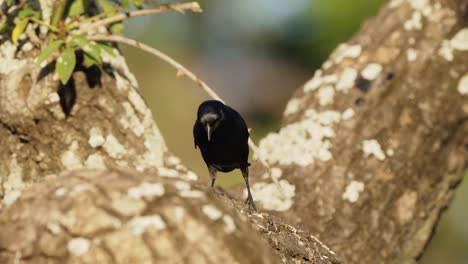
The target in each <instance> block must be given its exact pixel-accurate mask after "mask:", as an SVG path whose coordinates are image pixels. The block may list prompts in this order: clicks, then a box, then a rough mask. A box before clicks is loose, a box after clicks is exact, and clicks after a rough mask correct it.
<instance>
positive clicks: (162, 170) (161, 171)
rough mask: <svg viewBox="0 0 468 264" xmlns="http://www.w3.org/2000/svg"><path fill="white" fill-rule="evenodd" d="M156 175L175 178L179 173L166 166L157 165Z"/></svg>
mask: <svg viewBox="0 0 468 264" xmlns="http://www.w3.org/2000/svg"><path fill="white" fill-rule="evenodd" d="M158 175H159V176H161V177H168V178H176V177H177V176H178V175H179V172H178V171H176V170H173V169H169V168H166V167H159V168H158Z"/></svg>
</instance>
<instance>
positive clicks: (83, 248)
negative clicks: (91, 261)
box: [67, 237, 91, 257]
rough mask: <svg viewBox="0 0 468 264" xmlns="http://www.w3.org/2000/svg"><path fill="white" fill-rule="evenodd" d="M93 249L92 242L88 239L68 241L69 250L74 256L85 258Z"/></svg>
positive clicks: (79, 238)
mask: <svg viewBox="0 0 468 264" xmlns="http://www.w3.org/2000/svg"><path fill="white" fill-rule="evenodd" d="M90 247H91V241H89V240H88V239H86V238H83V237H78V238H72V239H70V240H69V241H68V244H67V249H68V252H70V254H72V255H73V256H77V257H79V256H83V255H84V254H86V253H88V251H89V249H90Z"/></svg>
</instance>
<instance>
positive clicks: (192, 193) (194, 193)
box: [179, 190, 205, 198]
mask: <svg viewBox="0 0 468 264" xmlns="http://www.w3.org/2000/svg"><path fill="white" fill-rule="evenodd" d="M179 195H180V196H181V197H184V198H203V197H205V194H204V193H203V192H202V191H198V190H185V191H180V192H179Z"/></svg>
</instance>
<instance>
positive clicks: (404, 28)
mask: <svg viewBox="0 0 468 264" xmlns="http://www.w3.org/2000/svg"><path fill="white" fill-rule="evenodd" d="M467 12H468V2H467V1H464V0H463V1H462V0H459V1H452V0H440V1H390V2H389V3H388V4H387V5H386V6H385V7H384V8H383V9H382V10H381V11H380V13H379V14H378V15H377V16H376V17H375V18H373V19H371V20H369V21H368V22H367V23H365V24H364V26H363V27H362V28H361V30H360V32H358V33H357V34H356V36H355V37H353V38H352V39H351V40H350V41H349V42H348V43H347V44H343V45H341V46H340V47H339V48H338V49H337V50H336V51H335V52H334V53H333V54H332V55H331V57H330V59H329V60H328V61H327V62H325V64H324V65H323V67H322V69H321V70H319V71H318V72H317V73H316V74H315V77H314V78H313V79H312V80H310V81H309V82H308V83H307V84H305V86H304V87H303V89H300V90H298V91H297V92H296V94H295V96H294V97H293V99H291V101H290V102H289V104H288V106H287V108H286V111H285V115H284V121H283V128H282V129H281V130H280V131H279V132H278V133H272V134H270V135H268V136H267V137H266V138H265V139H264V140H262V141H261V143H260V151H261V152H260V153H261V154H260V155H261V157H262V158H264V159H266V160H267V161H268V162H269V163H270V164H272V166H273V169H272V173H270V175H268V174H266V175H265V177H266V178H267V179H264V180H261V181H260V182H257V183H255V184H254V185H253V189H254V191H253V193H254V195H255V197H256V198H257V199H260V200H262V201H264V205H266V208H267V209H270V210H277V211H279V212H277V213H275V214H276V215H278V216H280V217H282V218H284V219H285V220H286V222H288V223H291V224H293V225H297V226H300V227H301V228H304V229H305V230H308V231H310V232H311V233H312V234H317V236H318V238H319V239H321V240H322V241H323V242H325V243H326V244H327V245H328V246H331V247H332V248H333V249H334V250H336V251H337V252H338V254H340V256H342V257H343V259H344V261H345V262H346V263H411V262H414V261H415V260H417V259H418V258H419V257H420V256H421V254H422V253H423V251H424V248H425V247H426V245H427V243H428V242H429V241H430V238H431V236H432V234H433V231H434V228H435V226H436V224H437V222H438V220H439V217H440V214H441V212H442V211H444V210H445V209H446V208H447V206H448V205H449V202H450V201H451V198H452V196H453V194H454V191H455V189H456V187H457V185H458V183H459V182H460V181H461V180H462V177H463V171H464V169H466V166H467V163H468V152H467V151H468V144H467V143H468V122H467V120H468V91H467V81H468V63H467V62H468V46H467V43H468V27H467V26H468V23H467V20H466V18H467V16H466V14H467ZM264 171H265V170H264V168H261V167H257V171H256V172H255V170H254V174H255V175H261V174H262V173H263V172H264ZM272 177H273V178H275V181H276V182H277V183H274V182H273V180H272V179H271V178H272ZM253 178H254V179H255V177H253ZM278 181H279V182H278ZM278 186H279V187H278ZM272 192H273V193H274V194H277V196H278V197H280V198H279V199H277V200H276V202H275V203H272V199H271V198H270V197H271V196H272ZM278 208H280V210H278Z"/></svg>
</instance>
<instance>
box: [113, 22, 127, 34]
mask: <svg viewBox="0 0 468 264" xmlns="http://www.w3.org/2000/svg"><path fill="white" fill-rule="evenodd" d="M123 30H124V25H123V24H122V23H115V24H112V25H111V26H110V31H111V32H112V33H122V32H123Z"/></svg>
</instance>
